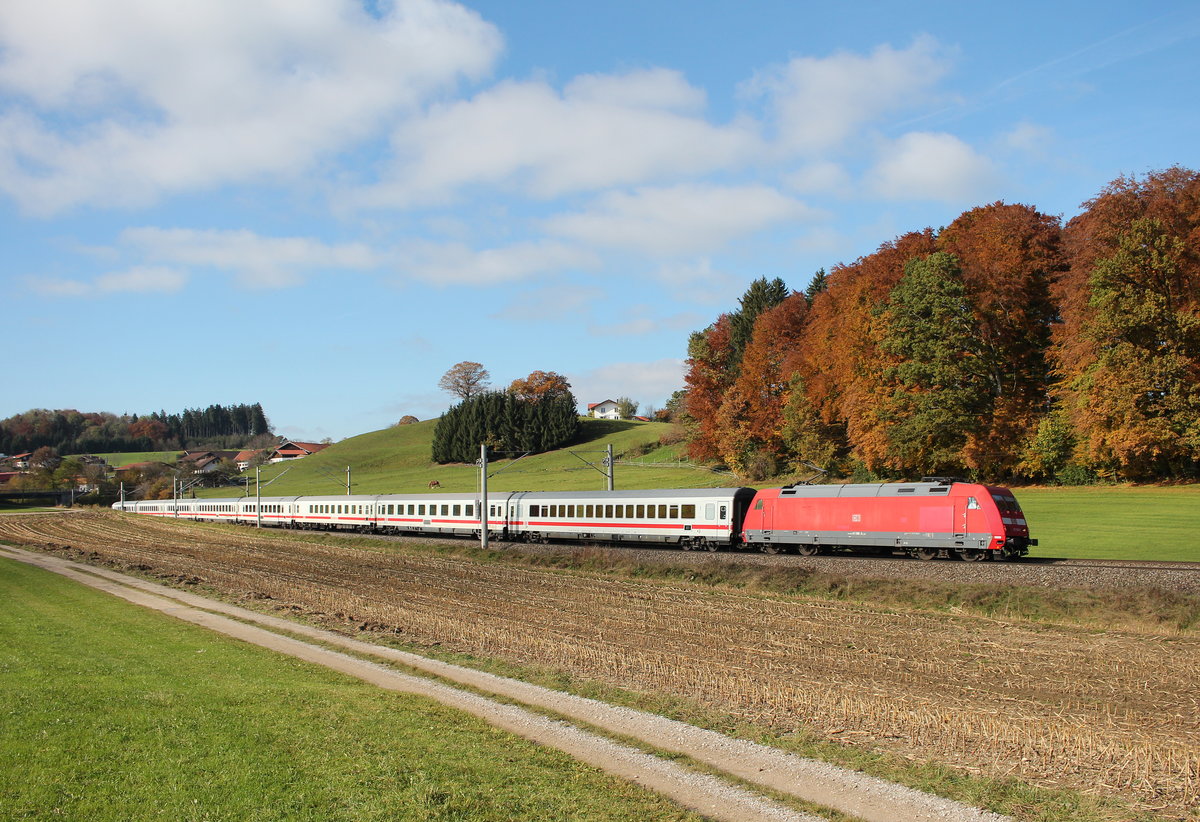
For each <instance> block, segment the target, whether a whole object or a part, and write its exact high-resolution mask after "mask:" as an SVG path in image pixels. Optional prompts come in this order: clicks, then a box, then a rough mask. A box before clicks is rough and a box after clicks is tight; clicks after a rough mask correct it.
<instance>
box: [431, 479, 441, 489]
mask: <svg viewBox="0 0 1200 822" xmlns="http://www.w3.org/2000/svg"><path fill="white" fill-rule="evenodd" d="M441 487H442V484H441V483H440V482H438V481H437V480H430V481H429V488H430V490H433V489H434V488H441Z"/></svg>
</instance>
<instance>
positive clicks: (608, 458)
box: [604, 442, 616, 491]
mask: <svg viewBox="0 0 1200 822" xmlns="http://www.w3.org/2000/svg"><path fill="white" fill-rule="evenodd" d="M604 450H605V455H604V467H605V468H607V469H608V471H607V476H608V490H609V491H612V490H614V486H615V484H616V482H615V479H614V477H613V471H615V470H616V461H615V460H613V452H612V443H611V442H610V443H609V444H608V445H607V446H606V447H605V449H604Z"/></svg>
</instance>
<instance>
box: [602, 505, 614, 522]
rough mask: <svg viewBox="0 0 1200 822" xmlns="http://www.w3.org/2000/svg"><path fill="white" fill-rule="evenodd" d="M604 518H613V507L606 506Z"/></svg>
mask: <svg viewBox="0 0 1200 822" xmlns="http://www.w3.org/2000/svg"><path fill="white" fill-rule="evenodd" d="M604 518H605V519H612V518H613V507H612V506H611V505H606V506H604Z"/></svg>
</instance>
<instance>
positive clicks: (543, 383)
mask: <svg viewBox="0 0 1200 822" xmlns="http://www.w3.org/2000/svg"><path fill="white" fill-rule="evenodd" d="M508 393H510V394H512V395H513V396H514V397H516V398H517V399H521V400H526V401H527V402H536V401H537V400H540V399H543V398H546V397H565V396H569V395H570V394H571V383H569V382H567V378H566V377H564V376H563V375H562V374H559V373H557V372H555V371H534V372H533V373H531V374H530V375H529V376H528V377H524V378H517V379H515V380H513V381H512V382H511V383H510V384H509V386H508Z"/></svg>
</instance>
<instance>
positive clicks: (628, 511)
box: [617, 505, 633, 519]
mask: <svg viewBox="0 0 1200 822" xmlns="http://www.w3.org/2000/svg"><path fill="white" fill-rule="evenodd" d="M617 507H618V508H620V507H621V506H619V505H618V506H617ZM625 518H626V519H633V506H632V505H626V506H625Z"/></svg>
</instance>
